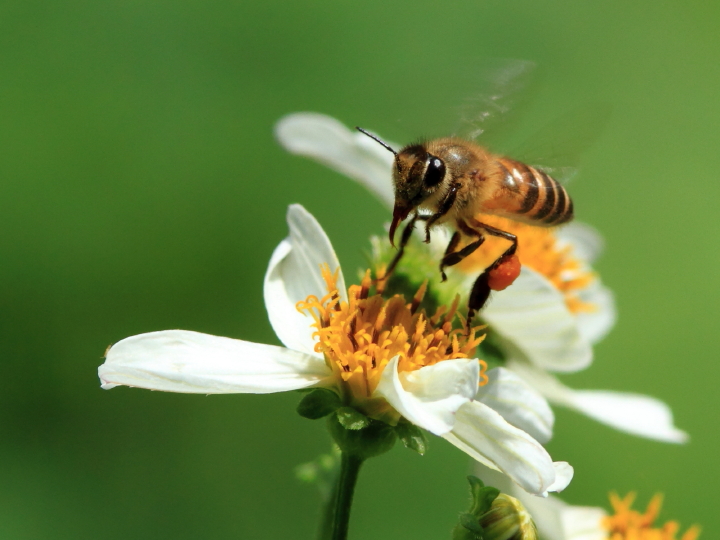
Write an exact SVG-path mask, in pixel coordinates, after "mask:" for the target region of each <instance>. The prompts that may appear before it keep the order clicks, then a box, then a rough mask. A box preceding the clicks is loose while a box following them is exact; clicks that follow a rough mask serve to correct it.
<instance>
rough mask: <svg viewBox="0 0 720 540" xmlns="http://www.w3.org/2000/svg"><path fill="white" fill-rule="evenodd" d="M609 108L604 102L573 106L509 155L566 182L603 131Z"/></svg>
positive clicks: (559, 180)
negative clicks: (574, 107)
mask: <svg viewBox="0 0 720 540" xmlns="http://www.w3.org/2000/svg"><path fill="white" fill-rule="evenodd" d="M611 112H612V111H611V107H610V105H609V104H607V103H597V104H593V105H584V106H582V107H578V108H576V109H573V110H571V111H570V112H568V113H566V114H564V115H562V116H560V117H559V118H557V119H556V120H555V121H553V122H551V123H550V124H548V125H546V126H544V127H543V128H541V129H540V130H539V131H537V132H536V133H534V134H533V136H532V137H529V138H528V139H526V140H525V142H523V143H522V144H520V145H519V146H518V147H516V148H515V149H514V150H513V151H512V152H511V153H509V155H511V156H512V157H513V159H519V160H522V161H524V162H525V163H528V164H531V165H532V166H533V167H535V168H538V169H542V170H543V171H545V172H546V173H548V174H549V175H551V176H552V177H553V178H555V180H557V181H558V182H561V183H564V184H565V183H567V182H568V181H569V180H570V179H572V177H573V176H574V175H575V173H576V172H577V164H578V162H579V159H580V156H581V154H582V153H583V152H584V151H585V150H587V149H588V148H589V147H590V146H591V145H592V143H593V142H595V140H596V139H597V138H598V137H599V136H600V134H601V133H602V132H603V130H604V128H605V126H606V124H607V121H608V119H609V118H610V114H611Z"/></svg>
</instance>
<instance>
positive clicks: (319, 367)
mask: <svg viewBox="0 0 720 540" xmlns="http://www.w3.org/2000/svg"><path fill="white" fill-rule="evenodd" d="M98 376H99V377H100V380H101V382H102V387H103V388H105V389H109V388H113V387H114V386H118V385H126V386H134V387H138V388H147V389H149V390H162V391H165V392H185V393H192V394H233V393H253V394H265V393H270V392H284V391H287V390H297V389H300V388H308V387H310V386H329V385H331V384H332V383H333V380H334V379H333V376H332V371H331V370H330V368H329V367H327V365H325V362H324V360H323V359H322V358H318V357H317V356H311V355H308V354H304V353H301V352H297V351H291V350H288V349H285V348H284V347H276V346H273V345H265V344H260V343H251V342H248V341H241V340H239V339H230V338H226V337H218V336H211V335H208V334H201V333H199V332H190V331H186V330H165V331H162V332H150V333H148V334H140V335H137V336H132V337H129V338H126V339H123V340H122V341H119V342H117V343H116V344H115V345H113V346H112V347H111V348H110V350H109V351H108V353H107V358H106V359H105V363H104V364H103V365H101V366H100V367H99V368H98Z"/></svg>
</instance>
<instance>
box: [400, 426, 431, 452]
mask: <svg viewBox="0 0 720 540" xmlns="http://www.w3.org/2000/svg"><path fill="white" fill-rule="evenodd" d="M395 432H396V433H397V436H398V438H399V439H400V440H401V441H402V443H403V444H404V445H405V448H409V449H410V450H414V451H415V452H417V453H418V454H420V455H421V456H423V455H425V452H427V447H428V440H427V437H426V436H425V432H424V431H423V430H422V429H421V428H419V427H417V426H416V425H413V424H411V423H410V422H403V421H401V422H400V423H398V425H397V426H395Z"/></svg>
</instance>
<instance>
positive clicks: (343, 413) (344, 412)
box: [336, 407, 370, 430]
mask: <svg viewBox="0 0 720 540" xmlns="http://www.w3.org/2000/svg"><path fill="white" fill-rule="evenodd" d="M336 414H337V418H338V422H340V425H341V426H342V427H344V428H345V429H352V430H358V429H364V428H366V427H368V426H369V425H370V419H369V418H368V417H367V416H365V415H364V414H362V413H361V412H358V411H356V410H355V409H353V408H352V407H340V408H339V409H337V411H336Z"/></svg>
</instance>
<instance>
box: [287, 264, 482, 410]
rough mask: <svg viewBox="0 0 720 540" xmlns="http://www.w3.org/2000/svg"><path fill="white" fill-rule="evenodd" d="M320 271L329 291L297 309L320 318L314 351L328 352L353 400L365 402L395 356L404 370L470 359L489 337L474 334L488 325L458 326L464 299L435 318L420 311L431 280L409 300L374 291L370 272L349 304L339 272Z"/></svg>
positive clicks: (355, 288)
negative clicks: (342, 295) (342, 296)
mask: <svg viewBox="0 0 720 540" xmlns="http://www.w3.org/2000/svg"><path fill="white" fill-rule="evenodd" d="M321 272H322V276H323V279H324V280H325V283H326V286H327V291H328V294H326V295H325V296H324V297H323V298H320V299H318V298H317V297H315V296H312V295H311V296H308V297H307V299H305V301H302V302H298V303H297V309H298V311H300V312H301V313H308V314H310V315H311V316H312V317H313V319H314V320H315V322H314V323H313V324H312V326H313V327H314V328H315V331H314V332H313V337H314V338H315V339H316V340H317V343H316V344H315V351H316V352H318V353H322V354H323V355H324V356H325V359H326V360H327V362H328V364H329V366H330V367H331V368H332V369H333V371H334V372H335V374H336V375H337V376H338V380H341V381H342V383H343V385H344V389H346V390H349V392H350V396H349V397H350V398H351V399H352V401H353V402H354V403H360V404H362V403H363V402H365V401H366V400H368V398H370V396H372V394H373V392H374V391H375V388H377V385H378V383H379V382H380V376H381V375H382V372H383V370H384V369H385V366H387V364H388V362H390V360H392V359H393V358H394V357H395V356H399V371H413V370H416V369H420V368H421V367H424V366H431V365H433V364H437V363H438V362H442V361H443V360H450V359H455V358H469V357H470V356H471V354H472V352H473V351H474V349H475V347H477V345H478V344H479V343H480V342H482V340H483V339H484V338H485V336H484V335H481V336H479V337H475V334H476V332H477V331H478V330H481V329H482V328H484V327H481V326H480V327H475V328H472V329H471V330H470V332H469V334H467V335H466V334H465V332H464V330H463V329H462V327H464V325H460V327H461V328H455V329H453V321H454V320H455V318H456V317H460V316H459V314H458V313H457V306H458V302H459V297H458V298H456V299H455V302H454V303H453V304H452V306H450V308H449V309H448V308H447V307H446V306H440V308H438V310H437V312H436V313H435V314H434V315H433V316H432V317H428V316H427V315H426V314H425V312H424V310H422V309H419V306H420V302H421V301H422V298H423V296H424V294H425V290H426V288H427V283H424V284H423V285H422V286H421V287H420V289H419V290H418V292H417V294H416V295H415V297H414V298H413V299H412V302H410V303H406V302H405V299H404V298H403V297H402V296H400V295H395V296H393V297H391V298H389V299H385V298H383V297H382V296H381V295H379V294H372V295H371V294H370V287H371V285H372V283H373V282H372V279H371V278H370V271H369V270H368V271H367V272H366V273H365V277H364V278H363V280H362V283H361V284H360V285H352V286H350V287H349V288H348V301H347V302H345V301H342V300H340V296H339V294H338V289H337V285H336V281H337V272H336V273H334V274H333V273H332V272H330V269H329V267H328V266H327V265H324V266H323V267H322V268H321ZM479 362H480V374H481V381H480V385H483V384H485V383H487V376H486V375H485V371H486V370H487V364H486V363H485V362H484V361H483V360H479ZM366 409H367V408H366Z"/></svg>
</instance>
